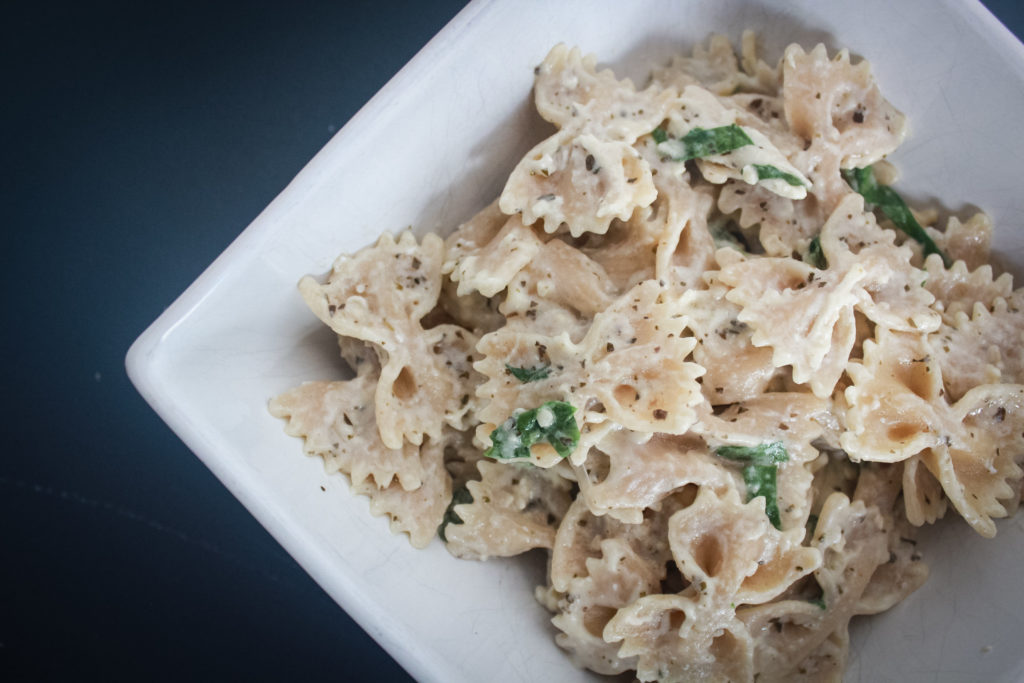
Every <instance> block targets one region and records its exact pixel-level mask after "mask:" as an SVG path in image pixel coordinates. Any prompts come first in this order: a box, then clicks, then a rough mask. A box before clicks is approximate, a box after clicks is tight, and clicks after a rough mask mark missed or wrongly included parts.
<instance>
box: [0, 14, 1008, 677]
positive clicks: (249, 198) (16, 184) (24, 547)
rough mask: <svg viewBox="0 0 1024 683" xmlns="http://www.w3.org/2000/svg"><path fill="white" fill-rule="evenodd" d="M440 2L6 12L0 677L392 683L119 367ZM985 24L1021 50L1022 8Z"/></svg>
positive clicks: (437, 23) (414, 39)
mask: <svg viewBox="0 0 1024 683" xmlns="http://www.w3.org/2000/svg"><path fill="white" fill-rule="evenodd" d="M462 4H463V2H461V1H460V0H446V1H444V2H435V1H430V2H426V1H424V2H416V1H411V0H407V1H404V2H403V1H400V0H376V1H375V2H368V1H366V2H337V1H335V2H326V1H324V2H296V3H283V2H281V3H268V2H252V3H247V4H241V3H239V4H233V3H223V2H203V3H199V2H188V1H185V2H180V3H145V2H91V3H71V2H56V3H46V2H37V3H32V4H30V3H27V2H19V3H16V6H15V7H12V8H8V9H6V10H5V12H4V15H3V16H0V37H2V41H0V43H2V44H0V50H2V52H3V55H4V60H3V74H4V78H3V85H4V92H3V100H4V102H3V105H2V106H0V112H2V113H0V116H2V121H3V123H4V126H3V140H4V144H3V157H2V159H3V171H2V173H3V176H2V177H3V207H2V211H3V216H4V217H3V219H2V220H3V234H4V239H3V243H2V249H3V253H2V258H3V268H2V269H0V274H2V275H0V277H2V292H3V302H4V310H5V312H6V313H5V318H6V320H7V323H5V324H4V331H3V334H2V351H3V353H2V356H0V357H2V358H3V363H2V370H0V372H2V376H3V382H2V383H0V388H2V390H3V394H4V399H5V400H4V401H3V405H4V406H6V407H4V408H3V439H2V442H0V443H3V444H4V451H3V458H2V460H0V544H2V545H0V679H2V680H121V679H131V680H163V679H166V680H174V681H178V680H196V679H198V680H209V679H217V680H235V679H238V680H286V679H293V680H297V679H309V678H312V677H314V676H316V677H321V678H326V679H327V680H342V681H348V680H353V681H355V680H383V681H391V680H403V679H407V678H408V677H407V676H406V675H405V674H404V673H403V672H402V670H401V669H400V668H399V667H398V666H397V665H396V664H395V663H394V662H393V661H392V660H391V659H390V658H389V657H388V656H387V654H385V653H384V652H383V651H382V650H381V649H380V648H379V647H378V646H377V645H376V644H375V643H374V642H373V641H372V640H371V639H370V638H369V637H367V636H366V635H365V634H364V633H363V632H362V631H361V630H360V629H359V628H358V627H357V626H356V625H355V624H354V623H353V622H352V621H351V620H350V619H349V618H348V617H347V616H346V615H345V614H344V612H342V610H341V609H339V608H338V607H337V606H336V605H335V604H334V603H333V602H332V601H331V600H330V599H329V598H328V597H327V596H326V595H325V594H324V593H323V592H322V591H321V590H320V589H319V588H318V587H317V586H316V585H315V584H314V583H313V582H312V580H310V579H309V577H308V576H306V574H305V573H304V572H303V571H302V570H301V569H300V568H299V567H298V566H297V565H296V564H295V562H294V561H292V560H291V558H290V557H289V556H288V555H287V554H286V553H285V552H284V551H283V550H282V549H281V548H280V547H279V546H278V545H277V543H276V542H275V541H274V540H273V539H271V538H270V536H268V535H267V533H266V532H265V531H263V529H262V527H260V526H259V525H258V524H257V523H256V522H255V521H254V520H253V519H252V518H251V517H250V516H249V514H248V513H247V512H246V511H245V509H244V508H242V506H241V505H240V504H239V503H238V502H237V501H235V499H234V498H233V497H232V496H231V495H230V494H228V493H227V491H226V490H225V489H224V488H223V487H222V486H221V484H220V483H219V482H218V481H217V480H216V479H215V478H214V477H213V476H212V475H211V474H210V473H209V472H208V471H207V470H206V468H205V467H204V466H203V465H202V464H201V463H200V462H199V461H198V460H197V459H196V458H195V457H194V456H193V455H192V454H191V453H190V452H189V451H188V450H187V449H186V448H185V447H184V445H182V444H181V442H180V441H178V439H177V438H176V437H175V436H174V435H173V434H172V433H171V432H170V430H169V429H168V428H167V427H166V426H165V425H164V424H163V422H162V421H161V420H160V419H159V418H157V417H156V415H155V414H154V413H153V412H152V411H151V410H150V409H149V407H148V406H147V405H146V404H145V403H144V402H143V401H142V399H141V398H140V397H139V396H138V394H136V393H135V391H134V389H133V388H132V387H131V385H130V384H129V382H128V379H127V377H126V376H125V372H124V368H123V360H124V354H125V352H126V350H127V349H128V346H129V345H130V344H131V342H132V341H133V340H134V339H135V337H136V336H138V334H139V333H141V332H142V330H143V329H144V328H145V327H146V326H147V325H148V324H149V323H150V322H152V321H153V320H154V319H155V318H156V317H157V316H158V315H159V314H160V312H161V311H162V310H163V307H165V306H166V305H168V304H170V303H171V301H173V300H174V298H175V297H176V296H177V295H178V294H179V293H180V292H181V291H182V290H184V289H185V287H187V286H188V285H189V284H190V283H191V282H192V280H193V279H195V277H196V276H198V275H199V273H200V272H202V270H203V269H204V268H205V267H206V266H207V265H208V264H209V263H210V262H211V261H212V260H213V259H214V258H215V257H216V256H217V255H218V254H219V253H220V252H221V250H223V249H224V247H226V246H227V245H228V243H229V242H230V241H231V240H232V239H233V238H234V237H235V236H236V235H237V234H238V233H239V232H240V231H241V230H242V229H244V228H245V226H246V225H248V224H249V222H250V221H251V220H252V219H253V218H254V217H255V216H256V215H257V214H258V213H259V212H260V210H262V209H263V208H264V207H265V206H266V205H267V204H268V203H269V202H270V201H271V200H272V199H273V198H274V196H275V195H276V194H277V193H278V192H279V191H280V190H281V189H282V188H283V187H284V186H285V185H286V184H287V183H288V181H289V180H290V179H291V178H292V177H293V176H294V175H295V174H296V173H297V172H298V171H299V169H300V168H302V166H303V165H304V164H305V163H306V162H307V161H308V160H309V159H310V158H311V157H312V156H313V155H314V154H315V153H316V151H317V150H318V149H319V148H320V147H321V146H323V144H324V143H326V142H327V140H328V139H329V138H330V137H331V135H332V134H333V133H334V132H335V131H336V130H337V129H338V128H339V127H341V126H342V125H343V124H344V123H345V121H346V120H348V118H349V117H350V116H351V115H352V114H353V113H355V112H356V110H357V109H358V108H359V107H360V106H361V105H362V104H363V103H364V102H365V101H366V100H367V99H369V98H370V97H371V96H372V95H373V93H374V92H376V91H377V89H379V88H380V87H381V86H382V85H383V84H384V83H385V82H386V81H387V80H388V79H389V78H390V77H391V76H392V75H393V74H394V73H395V72H396V71H397V70H398V69H399V68H400V67H401V66H402V65H403V64H404V63H405V62H406V61H407V60H408V59H409V58H411V57H412V56H413V55H414V54H415V53H416V52H417V51H418V50H419V48H420V47H422V45H423V44H424V43H425V42H426V41H427V40H429V39H430V37H431V36H433V35H434V34H435V33H436V32H437V31H438V30H440V29H441V27H443V26H444V24H445V23H446V22H447V21H448V20H449V19H450V18H451V17H452V16H454V15H455V13H457V12H458V10H459V9H460V8H461V6H462ZM988 5H989V6H990V7H991V8H992V9H993V11H994V12H995V13H996V14H997V15H998V16H999V17H1000V18H1001V19H1002V20H1003V21H1004V23H1006V24H1007V25H1008V26H1009V27H1010V28H1011V29H1012V30H1014V31H1015V32H1016V33H1017V35H1021V33H1022V31H1024V7H1022V6H1019V5H1017V4H1016V2H1014V1H1013V0H998V1H997V0H992V1H991V2H989V3H988ZM11 674H14V675H13V676H12V675H11Z"/></svg>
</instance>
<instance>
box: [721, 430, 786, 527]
mask: <svg viewBox="0 0 1024 683" xmlns="http://www.w3.org/2000/svg"><path fill="white" fill-rule="evenodd" d="M715 455H718V456H720V457H722V458H726V459H727V460H736V461H737V462H742V463H744V464H745V466H744V468H743V483H744V484H746V486H747V502H748V503H749V502H750V501H752V500H753V499H754V498H757V497H758V496H763V497H764V512H765V514H766V515H767V516H768V521H770V522H771V523H772V526H774V527H775V528H776V529H780V530H781V529H782V516H781V514H780V513H779V497H778V487H777V485H776V473H777V472H778V464H779V463H780V462H786V461H787V460H789V453H788V452H787V451H786V446H785V444H783V443H782V442H781V441H770V442H768V443H763V444H759V445H757V446H719V447H718V448H716V449H715Z"/></svg>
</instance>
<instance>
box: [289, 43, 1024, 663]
mask: <svg viewBox="0 0 1024 683" xmlns="http://www.w3.org/2000/svg"><path fill="white" fill-rule="evenodd" d="M534 99H535V103H536V107H537V110H538V112H539V113H540V115H541V116H542V117H543V118H544V119H545V120H547V121H548V122H550V123H551V124H553V125H554V127H555V131H554V132H553V133H552V134H551V136H550V137H549V138H547V139H546V140H542V141H540V142H539V143H537V144H536V146H535V147H534V148H533V149H532V150H530V152H529V153H528V154H527V155H526V156H525V157H524V158H523V159H522V160H521V161H520V162H519V163H518V164H516V165H515V167H514V168H513V169H512V172H511V174H510V176H509V178H508V181H507V183H506V184H505V187H504V189H503V190H502V192H501V195H500V196H499V197H498V198H497V199H495V201H494V202H493V203H492V204H491V205H490V206H488V207H486V208H485V209H483V210H482V211H481V212H480V213H479V214H478V215H476V216H474V217H472V218H470V219H469V220H467V221H466V222H465V223H463V224H462V225H460V226H458V227H457V228H455V229H454V231H453V232H451V234H450V235H448V236H447V237H446V239H442V238H441V237H440V236H437V235H433V234H428V235H426V236H425V237H423V238H422V239H420V238H417V237H415V236H414V235H413V234H412V233H411V232H408V231H407V232H405V233H403V234H402V235H400V236H399V237H398V238H397V239H396V238H395V237H393V236H391V235H384V236H383V237H382V238H381V239H380V241H379V242H378V243H377V244H375V245H373V246H369V247H366V248H364V249H362V250H361V251H359V252H357V253H356V254H354V255H351V256H341V257H339V258H338V260H337V261H336V262H335V264H334V267H333V269H332V271H331V272H330V274H328V275H327V276H326V278H325V279H323V280H322V281H321V280H317V279H315V278H312V277H306V278H303V279H302V281H301V283H300V285H299V289H300V291H301V293H302V296H303V298H304V299H305V301H306V303H307V304H308V305H309V307H310V308H311V309H312V311H313V312H314V313H315V314H316V316H317V317H319V318H320V319H321V320H322V321H323V322H324V323H326V324H327V325H328V326H330V328H331V329H332V330H333V331H334V332H335V333H336V334H337V335H338V341H339V348H340V354H341V357H342V358H343V359H344V360H345V361H346V362H347V363H348V364H349V365H350V366H351V368H352V370H353V374H354V377H352V378H351V379H348V380H342V381H333V382H322V381H313V382H309V383H306V384H303V385H302V386H300V387H297V388H295V389H292V390H291V391H288V392H286V393H285V394H283V395H281V396H279V397H277V398H275V399H273V400H272V401H271V403H270V411H271V413H272V414H273V415H275V416H277V417H280V418H283V419H285V420H286V421H287V426H286V430H287V433H288V434H291V435H294V436H297V437H302V439H303V440H304V446H305V451H306V453H308V454H309V455H315V456H319V457H321V458H323V460H324V463H325V465H326V466H327V468H328V470H330V471H332V472H335V471H340V472H343V473H344V474H345V475H347V476H348V477H349V479H350V481H351V484H352V488H353V489H354V490H355V491H356V492H357V493H360V494H363V495H366V496H368V497H369V498H370V500H371V504H370V510H371V512H372V513H373V514H376V515H387V516H388V518H389V519H390V523H391V529H392V531H394V532H396V533H406V534H408V536H409V539H410V541H411V542H412V544H413V545H414V546H417V547H422V546H425V545H427V544H428V543H430V542H431V541H432V539H433V538H434V537H435V536H438V537H440V539H441V542H443V543H445V544H446V547H447V548H448V550H449V551H450V552H451V553H452V554H453V555H455V556H457V557H460V558H466V559H477V560H482V559H487V558H491V557H507V556H512V555H516V554H519V553H523V552H526V551H529V550H531V549H537V548H543V549H545V550H546V552H548V553H549V558H550V562H549V566H548V577H547V582H546V585H544V586H540V587H538V589H537V594H536V597H537V599H538V600H539V601H540V602H541V604H543V605H544V606H545V607H546V608H547V609H549V610H550V611H551V612H552V613H553V615H554V616H553V618H552V624H553V627H554V629H555V630H556V631H557V634H556V636H555V641H556V642H557V644H558V645H559V646H560V647H562V648H564V649H565V650H566V651H567V652H568V653H569V656H571V657H572V659H573V660H574V661H575V662H576V663H578V664H579V665H581V666H585V667H587V668H589V669H591V670H593V671H595V672H598V673H602V674H619V673H624V672H628V671H632V672H634V674H635V676H636V677H637V678H638V679H639V680H643V681H654V680H659V681H704V680H707V681H725V680H728V681H753V680H757V681H760V682H762V683H764V682H765V681H816V680H839V679H840V678H841V676H842V672H843V668H844V666H845V663H846V660H847V655H848V649H849V636H848V626H849V622H850V620H851V619H852V618H853V617H855V616H858V615H868V614H875V613H877V612H881V611H883V610H886V609H888V608H890V607H892V606H893V605H895V604H896V603H898V602H899V601H901V600H903V599H904V598H906V597H907V596H909V595H910V594H911V593H912V592H913V591H914V590H916V589H917V588H918V587H919V586H920V585H921V584H922V583H923V582H924V581H925V579H926V577H927V569H926V567H925V565H924V563H923V562H922V561H921V560H922V555H921V552H920V551H919V550H918V548H917V544H916V542H915V540H914V533H915V529H916V528H917V527H920V526H921V525H924V524H931V523H935V522H936V521H938V520H939V519H940V518H942V517H944V516H945V515H946V514H947V513H948V512H955V513H957V514H958V515H959V516H960V517H962V519H963V520H965V521H966V523H967V524H969V525H970V526H971V527H973V528H974V529H975V530H976V531H977V532H978V533H979V534H981V535H983V536H987V537H991V536H994V535H995V534H996V523H995V520H997V519H998V518H1001V517H1006V516H1008V515H1010V514H1011V513H1013V512H1014V510H1015V509H1016V507H1017V505H1018V503H1019V500H1020V497H1021V484H1022V478H1024V470H1022V464H1024V352H1022V350H1021V349H1022V348H1024V346H1022V343H1021V342H1022V341H1024V336H1022V332H1024V294H1022V292H1024V290H1014V289H1013V282H1012V278H1011V276H1010V275H1008V274H1001V275H1000V274H998V273H997V271H996V270H994V268H993V266H991V265H989V264H988V261H989V258H988V256H989V254H988V250H989V244H990V241H991V234H992V230H993V226H992V225H991V222H990V221H989V220H988V219H987V218H986V217H985V216H984V215H983V214H978V215H976V216H972V217H967V218H965V219H963V220H961V219H958V218H951V219H950V220H949V221H948V224H947V225H945V226H937V225H935V223H936V215H937V212H936V211H934V210H925V209H922V210H912V209H910V208H909V207H908V206H907V205H906V203H905V202H904V201H903V200H902V199H901V198H900V196H899V195H898V194H897V193H896V191H895V190H893V188H892V187H891V186H892V184H893V183H894V182H895V181H896V176H895V170H894V168H893V167H892V166H891V165H890V164H889V163H888V162H887V161H885V158H886V157H887V156H888V155H889V154H890V153H892V152H893V151H894V150H896V149H897V148H898V146H899V145H900V143H901V142H902V140H903V138H904V135H905V132H906V122H905V120H904V117H903V115H902V114H901V113H900V112H899V111H897V110H896V108H895V107H893V105H891V104H890V103H889V102H888V101H887V100H886V99H885V98H884V97H883V96H882V94H881V92H880V91H879V88H878V86H877V84H876V83H875V80H874V77H873V76H872V73H871V69H870V66H869V65H868V63H867V62H864V61H860V62H858V63H856V64H855V63H853V61H851V58H850V56H849V54H848V53H847V52H846V51H845V50H844V51H841V52H839V53H838V54H834V55H832V56H830V55H829V53H828V52H827V50H826V48H825V47H824V46H822V45H818V46H817V47H814V48H813V49H811V50H810V51H807V50H805V49H803V48H801V47H799V46H797V45H792V46H790V47H789V48H787V49H786V51H785V53H784V55H783V56H782V58H781V59H780V61H779V62H778V63H777V64H776V65H771V64H768V63H766V62H765V61H763V60H762V59H760V58H759V57H758V55H757V52H756V39H755V37H754V35H753V34H751V33H747V34H745V35H744V36H743V40H742V45H741V49H740V53H739V55H737V54H736V53H735V52H734V50H733V47H732V45H731V44H730V43H729V41H728V40H727V39H726V38H724V37H722V36H714V37H712V38H711V39H710V41H709V42H708V44H707V45H706V46H698V47H697V48H696V49H695V50H694V52H693V54H692V56H681V57H678V58H676V59H674V60H673V61H672V62H671V63H670V64H668V65H667V66H664V67H662V68H659V69H657V70H656V71H655V72H654V74H653V75H652V78H651V80H650V82H649V83H648V84H647V85H646V86H645V87H643V88H638V87H637V86H635V85H634V84H633V83H632V82H631V81H629V80H623V79H619V78H617V77H616V76H615V74H614V73H613V72H612V71H610V70H598V68H597V62H596V59H595V58H594V57H592V56H585V55H583V54H582V53H581V52H580V50H579V49H576V48H572V49H570V48H568V47H566V46H563V45H559V46H557V47H555V48H554V49H553V50H552V51H551V52H550V54H549V55H548V56H547V58H546V59H545V60H544V61H543V62H542V63H541V64H540V66H539V67H537V69H536V80H535V88H534Z"/></svg>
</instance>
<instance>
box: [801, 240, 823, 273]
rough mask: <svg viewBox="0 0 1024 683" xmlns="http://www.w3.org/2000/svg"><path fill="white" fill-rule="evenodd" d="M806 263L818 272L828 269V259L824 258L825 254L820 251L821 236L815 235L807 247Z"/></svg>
mask: <svg viewBox="0 0 1024 683" xmlns="http://www.w3.org/2000/svg"><path fill="white" fill-rule="evenodd" d="M806 261H807V263H809V264H811V265H812V266H814V267H815V268H817V269H818V270H824V269H826V268H828V259H827V258H825V252H824V251H822V250H821V235H816V236H815V237H814V239H812V240H811V243H810V244H808V245H807V258H806Z"/></svg>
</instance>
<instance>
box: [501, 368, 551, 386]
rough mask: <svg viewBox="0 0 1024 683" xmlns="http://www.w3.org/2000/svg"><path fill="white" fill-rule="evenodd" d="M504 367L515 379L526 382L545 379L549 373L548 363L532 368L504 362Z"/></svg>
mask: <svg viewBox="0 0 1024 683" xmlns="http://www.w3.org/2000/svg"><path fill="white" fill-rule="evenodd" d="M505 369H506V370H508V371H509V373H511V374H512V376H513V377H515V378H516V379H517V380H519V381H520V382H522V383H523V384H526V383H527V382H536V381H538V380H542V379H547V378H548V375H550V374H551V366H550V365H537V366H535V367H532V368H517V367H513V366H511V365H509V364H508V363H505Z"/></svg>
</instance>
